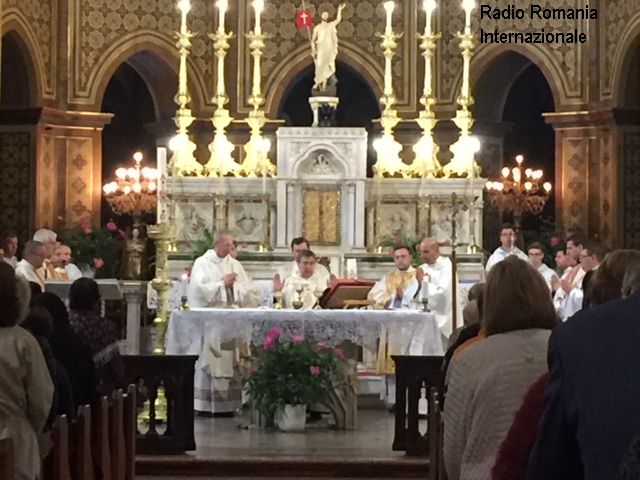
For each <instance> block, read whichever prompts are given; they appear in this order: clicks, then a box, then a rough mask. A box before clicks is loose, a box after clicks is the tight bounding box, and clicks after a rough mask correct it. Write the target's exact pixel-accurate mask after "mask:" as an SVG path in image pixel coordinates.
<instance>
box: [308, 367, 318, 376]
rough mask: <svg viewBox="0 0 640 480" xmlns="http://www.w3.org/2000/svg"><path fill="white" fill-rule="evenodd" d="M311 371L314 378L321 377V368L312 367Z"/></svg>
mask: <svg viewBox="0 0 640 480" xmlns="http://www.w3.org/2000/svg"><path fill="white" fill-rule="evenodd" d="M309 370H310V371H311V375H313V376H314V377H318V376H320V367H319V366H317V365H311V367H309Z"/></svg>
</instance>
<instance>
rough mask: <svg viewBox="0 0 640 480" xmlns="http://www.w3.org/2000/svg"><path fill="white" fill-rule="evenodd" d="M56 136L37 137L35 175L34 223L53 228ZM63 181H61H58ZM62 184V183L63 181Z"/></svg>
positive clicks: (54, 221) (55, 190)
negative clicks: (36, 173)
mask: <svg viewBox="0 0 640 480" xmlns="http://www.w3.org/2000/svg"><path fill="white" fill-rule="evenodd" d="M55 148H56V137H55V136H53V135H46V134H43V133H41V134H40V136H39V138H38V155H37V167H36V170H37V172H38V175H37V177H36V224H37V225H42V226H45V225H46V226H48V227H51V228H53V227H54V225H56V223H57V221H56V220H57V219H56V216H57V215H56V213H57V209H56V194H57V186H58V182H57V175H58V169H57V165H56V155H55ZM60 183H63V182H60ZM63 184H64V183H63Z"/></svg>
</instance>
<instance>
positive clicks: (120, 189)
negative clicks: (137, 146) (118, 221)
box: [102, 152, 158, 225]
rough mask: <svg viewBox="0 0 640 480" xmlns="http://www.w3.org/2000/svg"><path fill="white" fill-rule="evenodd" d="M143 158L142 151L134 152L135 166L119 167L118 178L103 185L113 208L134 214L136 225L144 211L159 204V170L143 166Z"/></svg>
mask: <svg viewBox="0 0 640 480" xmlns="http://www.w3.org/2000/svg"><path fill="white" fill-rule="evenodd" d="M142 160H143V155H142V153H141V152H136V153H134V154H133V161H134V166H133V167H130V168H124V167H120V168H118V169H117V170H116V172H115V175H116V179H115V180H114V181H112V182H109V183H107V184H105V185H104V186H103V187H102V191H103V192H104V196H105V198H106V199H107V202H109V206H110V207H111V208H112V210H113V211H114V212H115V213H117V214H119V215H122V214H129V215H131V216H133V219H134V224H135V225H138V224H139V223H140V216H141V215H142V213H143V212H150V211H153V210H155V209H156V206H157V204H158V192H157V190H158V183H157V182H158V170H157V169H155V168H150V167H142V165H141V164H142Z"/></svg>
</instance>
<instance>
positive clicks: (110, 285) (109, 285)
mask: <svg viewBox="0 0 640 480" xmlns="http://www.w3.org/2000/svg"><path fill="white" fill-rule="evenodd" d="M73 282H74V281H73V280H47V281H45V282H44V291H45V292H51V293H54V294H56V295H57V296H58V297H60V298H62V299H67V298H69V289H70V288H71V284H72V283H73ZM96 283H97V284H98V289H99V290H100V298H101V300H122V290H120V281H119V280H117V279H115V278H105V279H100V280H96Z"/></svg>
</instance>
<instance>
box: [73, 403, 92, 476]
mask: <svg viewBox="0 0 640 480" xmlns="http://www.w3.org/2000/svg"><path fill="white" fill-rule="evenodd" d="M69 453H70V455H69V463H70V465H71V468H72V471H73V472H74V475H73V478H74V480H94V476H93V458H92V455H91V407H90V406H89V405H81V406H80V407H78V418H77V419H76V420H74V421H73V422H71V425H70V426H69Z"/></svg>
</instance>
